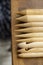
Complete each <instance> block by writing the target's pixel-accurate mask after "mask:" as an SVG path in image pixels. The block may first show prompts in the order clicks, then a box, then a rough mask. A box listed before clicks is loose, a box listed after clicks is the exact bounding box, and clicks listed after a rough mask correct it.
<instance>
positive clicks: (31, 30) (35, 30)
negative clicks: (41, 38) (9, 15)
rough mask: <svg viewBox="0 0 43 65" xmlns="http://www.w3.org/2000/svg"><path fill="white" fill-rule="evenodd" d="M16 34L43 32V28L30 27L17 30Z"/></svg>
mask: <svg viewBox="0 0 43 65" xmlns="http://www.w3.org/2000/svg"><path fill="white" fill-rule="evenodd" d="M15 31H16V32H18V33H20V32H43V27H28V28H24V29H17V30H15Z"/></svg>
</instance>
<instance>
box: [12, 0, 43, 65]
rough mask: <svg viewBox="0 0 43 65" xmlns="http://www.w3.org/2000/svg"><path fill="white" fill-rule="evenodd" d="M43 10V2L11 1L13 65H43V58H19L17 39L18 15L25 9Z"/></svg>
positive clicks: (36, 0) (32, 0)
mask: <svg viewBox="0 0 43 65" xmlns="http://www.w3.org/2000/svg"><path fill="white" fill-rule="evenodd" d="M27 8H28V9H29V8H30V9H33V8H34V9H39V8H40V9H43V0H11V31H12V63H13V65H43V58H18V57H17V43H16V38H15V34H16V32H15V22H16V15H17V14H16V13H17V12H18V11H20V10H24V9H27Z"/></svg>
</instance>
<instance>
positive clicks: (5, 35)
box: [0, 0, 12, 65]
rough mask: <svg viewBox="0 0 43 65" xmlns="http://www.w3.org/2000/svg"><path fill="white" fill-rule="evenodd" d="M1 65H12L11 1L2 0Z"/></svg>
mask: <svg viewBox="0 0 43 65" xmlns="http://www.w3.org/2000/svg"><path fill="white" fill-rule="evenodd" d="M0 65H12V59H11V1H10V0H0Z"/></svg>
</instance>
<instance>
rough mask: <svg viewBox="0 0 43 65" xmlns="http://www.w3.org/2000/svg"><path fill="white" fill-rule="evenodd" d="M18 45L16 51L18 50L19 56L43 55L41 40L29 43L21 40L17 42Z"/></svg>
mask: <svg viewBox="0 0 43 65" xmlns="http://www.w3.org/2000/svg"><path fill="white" fill-rule="evenodd" d="M18 47H19V48H21V49H19V50H18V51H17V52H20V54H18V56H19V57H22V58H24V57H25V58H28V57H43V42H32V43H30V44H26V42H22V43H19V44H18Z"/></svg>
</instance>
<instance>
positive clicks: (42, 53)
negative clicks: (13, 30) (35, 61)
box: [18, 52, 43, 58]
mask: <svg viewBox="0 0 43 65" xmlns="http://www.w3.org/2000/svg"><path fill="white" fill-rule="evenodd" d="M18 57H22V58H28V57H43V52H40V53H21V54H18Z"/></svg>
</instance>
